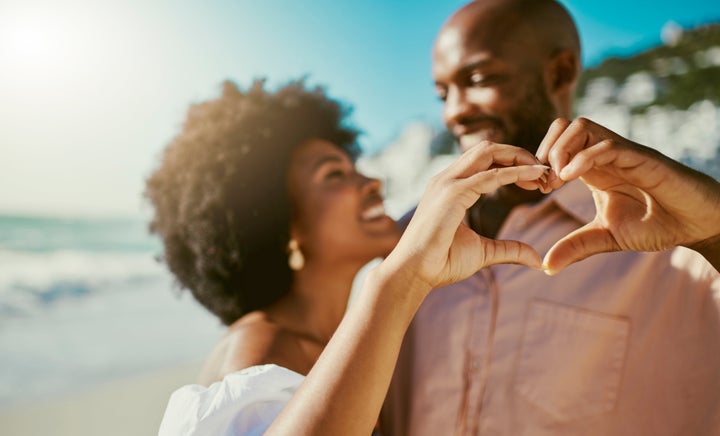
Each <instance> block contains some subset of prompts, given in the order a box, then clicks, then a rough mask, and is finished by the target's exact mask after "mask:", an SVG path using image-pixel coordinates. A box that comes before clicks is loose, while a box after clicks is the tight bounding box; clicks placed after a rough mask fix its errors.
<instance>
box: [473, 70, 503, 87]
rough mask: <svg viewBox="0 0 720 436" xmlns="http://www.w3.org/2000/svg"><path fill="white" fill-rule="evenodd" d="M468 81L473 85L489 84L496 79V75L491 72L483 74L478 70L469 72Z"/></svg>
mask: <svg viewBox="0 0 720 436" xmlns="http://www.w3.org/2000/svg"><path fill="white" fill-rule="evenodd" d="M468 80H469V82H470V84H471V85H473V86H478V85H480V86H484V85H490V84H492V83H494V82H496V81H497V76H494V75H492V74H483V73H480V72H474V73H472V74H470V77H469V78H468Z"/></svg>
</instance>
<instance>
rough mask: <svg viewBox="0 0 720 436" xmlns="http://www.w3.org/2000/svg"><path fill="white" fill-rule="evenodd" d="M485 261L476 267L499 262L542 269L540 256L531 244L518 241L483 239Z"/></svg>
mask: <svg viewBox="0 0 720 436" xmlns="http://www.w3.org/2000/svg"><path fill="white" fill-rule="evenodd" d="M483 242H485V245H484V249H485V263H484V265H481V266H480V267H479V268H478V269H480V268H484V267H486V266H490V265H496V264H500V263H514V264H519V265H526V266H529V267H530V268H535V269H538V270H539V269H542V258H541V257H540V255H539V254H538V252H537V251H535V249H534V248H532V247H531V246H529V245H527V244H525V243H523V242H520V241H505V240H494V239H484V238H483Z"/></svg>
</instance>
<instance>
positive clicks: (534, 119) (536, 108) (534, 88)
mask: <svg viewBox="0 0 720 436" xmlns="http://www.w3.org/2000/svg"><path fill="white" fill-rule="evenodd" d="M556 117H557V116H556V110H555V107H554V106H553V105H552V103H551V102H550V99H549V97H548V95H547V92H546V91H545V86H544V84H543V79H542V77H541V76H539V75H538V76H536V77H535V80H534V81H533V83H532V84H531V86H530V89H529V90H528V92H527V93H526V94H525V97H524V98H523V100H522V101H521V102H520V103H519V104H518V105H517V111H516V112H514V113H513V114H512V115H511V120H512V123H513V124H514V127H515V132H514V135H512V136H511V137H508V138H505V139H506V143H507V144H511V145H516V146H518V147H522V148H524V149H525V150H528V151H529V152H531V153H533V154H535V152H537V149H538V147H539V146H540V142H542V140H543V138H544V137H545V134H546V133H547V130H548V128H549V127H550V124H552V122H553V120H554V119H555V118H556Z"/></svg>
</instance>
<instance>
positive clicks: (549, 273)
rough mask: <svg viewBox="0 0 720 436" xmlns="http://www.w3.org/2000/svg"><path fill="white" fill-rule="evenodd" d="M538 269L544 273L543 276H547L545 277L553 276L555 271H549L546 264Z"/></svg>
mask: <svg viewBox="0 0 720 436" xmlns="http://www.w3.org/2000/svg"><path fill="white" fill-rule="evenodd" d="M540 269H541V270H542V272H544V273H545V274H547V275H549V276H554V275H555V271H553V270H552V269H550V267H549V266H548V265H547V264H546V263H543V264H542V265H541V266H540Z"/></svg>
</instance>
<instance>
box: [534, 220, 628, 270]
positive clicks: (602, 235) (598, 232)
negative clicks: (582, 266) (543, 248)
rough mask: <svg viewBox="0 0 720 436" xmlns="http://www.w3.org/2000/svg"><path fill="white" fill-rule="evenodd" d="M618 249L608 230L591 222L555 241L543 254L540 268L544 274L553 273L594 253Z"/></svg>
mask: <svg viewBox="0 0 720 436" xmlns="http://www.w3.org/2000/svg"><path fill="white" fill-rule="evenodd" d="M618 250H619V247H618V244H617V242H615V239H614V238H613V237H612V235H611V234H610V232H609V231H608V230H607V229H604V228H602V227H600V226H599V225H597V224H596V223H595V222H591V223H588V224H586V225H584V226H583V227H580V228H579V229H577V230H575V231H574V232H572V233H570V234H569V235H567V236H565V237H564V238H562V239H561V240H559V241H558V242H556V243H555V245H553V246H552V247H551V248H550V251H548V252H547V254H545V259H543V265H542V268H543V269H544V270H545V273H546V274H548V275H555V274H557V273H558V272H560V271H561V270H562V269H563V268H566V267H567V266H569V265H571V264H573V263H575V262H579V261H581V260H583V259H586V258H588V257H590V256H592V255H594V254H599V253H607V252H611V251H618Z"/></svg>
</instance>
